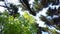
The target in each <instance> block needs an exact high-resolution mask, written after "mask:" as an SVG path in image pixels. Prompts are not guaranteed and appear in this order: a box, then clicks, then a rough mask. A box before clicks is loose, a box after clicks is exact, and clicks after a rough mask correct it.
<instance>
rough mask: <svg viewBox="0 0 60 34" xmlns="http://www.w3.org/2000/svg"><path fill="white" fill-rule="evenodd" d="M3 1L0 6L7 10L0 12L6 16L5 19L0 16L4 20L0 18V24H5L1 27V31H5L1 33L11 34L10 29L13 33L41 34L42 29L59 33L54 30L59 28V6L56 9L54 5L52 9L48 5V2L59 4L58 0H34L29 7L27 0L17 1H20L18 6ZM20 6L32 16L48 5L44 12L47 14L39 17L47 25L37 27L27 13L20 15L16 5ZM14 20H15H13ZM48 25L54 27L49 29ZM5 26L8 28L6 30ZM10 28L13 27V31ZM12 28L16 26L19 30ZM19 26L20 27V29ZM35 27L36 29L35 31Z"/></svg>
mask: <svg viewBox="0 0 60 34" xmlns="http://www.w3.org/2000/svg"><path fill="white" fill-rule="evenodd" d="M1 1H2V0H1ZM3 2H5V6H3V5H0V6H1V7H4V8H7V10H8V15H7V14H5V12H4V13H1V14H2V15H3V16H8V17H7V18H6V19H5V17H2V16H1V19H5V20H6V21H4V20H1V19H0V21H1V22H3V24H2V25H3V26H5V28H3V29H2V30H3V31H5V32H4V33H3V34H5V33H6V34H12V33H10V31H9V30H10V29H11V32H14V33H13V34H42V31H44V32H48V33H49V34H60V33H59V32H57V31H56V30H60V14H59V13H60V7H59V8H58V9H57V8H56V7H55V8H54V9H52V8H51V7H49V5H50V4H51V5H52V6H54V5H59V4H60V3H59V0H34V2H33V6H32V8H30V7H31V6H30V5H31V4H29V0H19V3H21V4H20V5H19V6H17V5H14V4H13V3H6V1H3ZM8 4H9V6H8ZM20 6H21V7H22V9H23V10H24V11H29V13H30V14H32V15H33V16H35V15H36V14H37V13H38V12H39V11H41V10H43V8H47V7H49V8H48V11H47V12H46V14H47V16H43V15H41V16H40V19H41V20H42V21H43V22H45V24H46V25H47V27H39V26H38V24H37V23H35V20H34V19H33V17H32V16H30V15H28V14H27V13H26V12H25V14H24V15H23V16H22V17H21V16H20V15H19V13H18V7H20ZM17 16H18V17H19V18H18V17H17ZM48 17H49V18H48ZM21 18H22V19H21ZM7 19H8V20H9V21H10V22H11V23H10V22H9V21H7ZM16 19H17V20H16ZM14 20H16V21H14ZM31 20H32V21H31ZM5 22H6V23H5ZM8 22H9V23H8ZM15 22H17V23H15ZM7 23H8V24H7ZM22 23H24V24H23V25H22ZM17 25H18V26H17ZM24 25H25V26H24ZM35 25H36V26H37V27H36V26H35ZM21 26H22V27H21ZM10 27H11V28H10ZM28 27H32V31H31V30H29V28H28ZM49 27H54V28H55V29H53V30H51V29H49ZM6 28H7V29H9V30H7V29H6ZM12 28H13V31H12ZM14 28H16V29H17V30H19V31H17V30H15V29H14ZM19 28H21V31H20V29H19ZM22 28H24V29H22ZM36 28H37V31H38V32H37V33H36V31H35V29H36ZM26 30H27V31H26ZM20 32H21V33H20Z"/></svg>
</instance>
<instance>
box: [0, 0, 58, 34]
mask: <svg viewBox="0 0 60 34" xmlns="http://www.w3.org/2000/svg"><path fill="white" fill-rule="evenodd" d="M5 1H6V0H5ZM7 1H8V2H6V3H13V4H16V5H18V4H19V1H17V0H7ZM33 2H34V0H31V1H30V2H29V3H30V4H33ZM0 5H4V2H0ZM31 7H32V5H31ZM49 7H51V8H52V9H54V8H55V7H56V8H58V7H59V5H54V6H52V5H49ZM49 7H47V8H43V9H42V10H41V11H39V13H37V14H36V16H34V18H36V20H37V23H38V24H39V26H40V27H46V25H45V24H44V23H45V22H43V21H41V19H40V18H39V17H40V16H41V15H44V16H47V15H46V12H47V10H48V8H49ZM5 9H6V8H4V7H0V11H1V12H3V11H4V10H5ZM18 12H20V14H21V15H23V12H21V8H19V11H18ZM42 34H48V33H46V32H43V33H42Z"/></svg>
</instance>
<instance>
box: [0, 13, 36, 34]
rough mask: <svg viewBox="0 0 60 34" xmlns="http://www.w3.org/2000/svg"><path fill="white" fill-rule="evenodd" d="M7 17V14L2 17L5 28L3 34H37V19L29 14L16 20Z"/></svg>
mask: <svg viewBox="0 0 60 34" xmlns="http://www.w3.org/2000/svg"><path fill="white" fill-rule="evenodd" d="M7 15H8V13H7V12H4V13H2V14H1V15H0V24H1V25H2V26H3V28H2V29H1V30H2V31H3V32H2V34H36V32H37V27H36V23H35V19H34V18H33V17H32V16H30V15H29V14H28V13H25V14H24V15H23V16H19V17H16V18H14V17H13V16H11V15H8V16H7Z"/></svg>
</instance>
